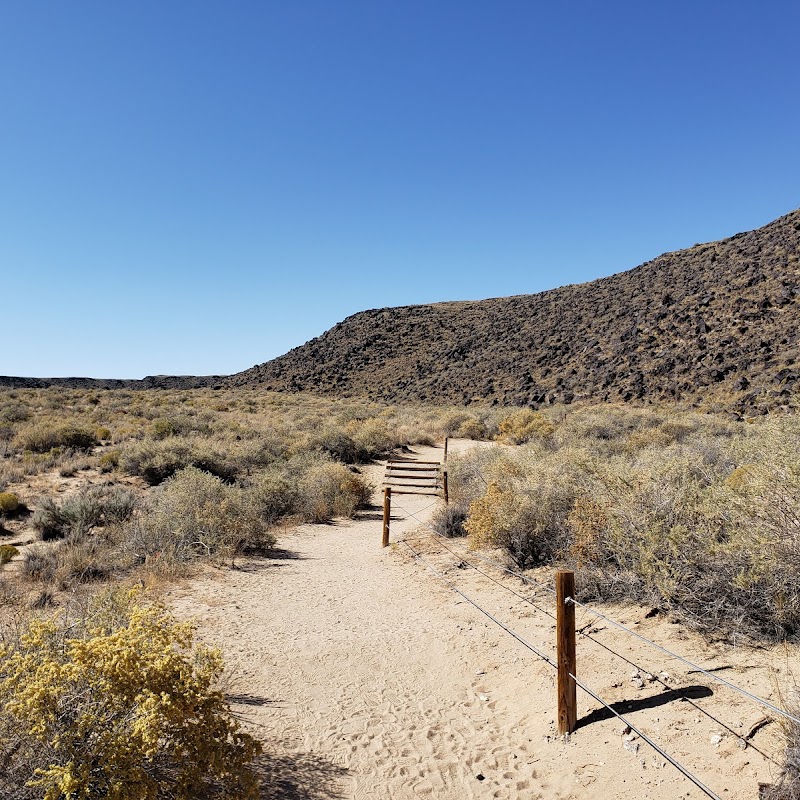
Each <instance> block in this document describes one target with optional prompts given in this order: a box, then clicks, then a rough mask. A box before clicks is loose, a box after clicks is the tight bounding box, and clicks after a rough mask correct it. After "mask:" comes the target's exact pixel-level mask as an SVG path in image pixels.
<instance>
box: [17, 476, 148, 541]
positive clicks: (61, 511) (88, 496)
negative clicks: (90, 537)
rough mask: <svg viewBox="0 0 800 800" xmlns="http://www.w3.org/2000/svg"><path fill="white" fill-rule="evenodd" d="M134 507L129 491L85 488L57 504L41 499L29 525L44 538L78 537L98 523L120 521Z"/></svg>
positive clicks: (115, 522)
mask: <svg viewBox="0 0 800 800" xmlns="http://www.w3.org/2000/svg"><path fill="white" fill-rule="evenodd" d="M135 506H136V502H135V498H134V496H133V494H132V493H131V492H129V491H127V490H125V489H119V488H106V487H89V488H87V489H83V490H82V491H81V492H79V493H78V494H75V495H72V496H71V497H67V498H65V499H64V501H63V502H62V503H61V504H60V505H59V504H58V503H57V502H56V501H55V500H53V498H51V497H46V498H44V499H43V500H42V501H41V502H40V504H39V507H38V508H37V510H36V511H35V513H34V515H33V519H32V520H31V524H32V526H33V528H34V530H36V531H38V532H39V534H40V535H41V537H42V539H43V540H44V541H49V540H51V539H63V538H64V537H71V538H81V537H83V536H85V535H86V534H87V533H89V531H91V530H92V529H93V528H95V527H97V526H99V525H106V524H117V523H120V522H124V521H125V520H126V519H128V518H129V517H130V516H131V515H132V514H133V511H134V509H135Z"/></svg>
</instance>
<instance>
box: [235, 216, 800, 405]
mask: <svg viewBox="0 0 800 800" xmlns="http://www.w3.org/2000/svg"><path fill="white" fill-rule="evenodd" d="M798 256H800V210H798V211H794V212H792V213H791V214H787V215H786V216H784V217H781V218H780V219H778V220H776V221H775V222H772V223H770V224H769V225H766V226H765V227H763V228H759V229H758V230H755V231H750V232H748V233H739V234H736V235H735V236H732V237H731V238H729V239H725V240H723V241H719V242H713V243H711V244H702V245H696V246H695V247H692V248H690V249H688V250H682V251H679V252H675V253H667V254H665V255H662V256H659V257H658V258H656V259H654V260H652V261H649V262H647V263H645V264H642V265H641V266H638V267H636V268H635V269H632V270H630V271H628V272H622V273H619V274H617V275H613V276H611V277H609V278H603V279H600V280H595V281H592V282H590V283H585V284H580V285H575V286H565V287H563V288H560V289H554V290H552V291H547V292H542V293H540V294H534V295H520V296H517V297H506V298H498V299H491V300H483V301H476V302H454V303H439V304H434V305H422V306H405V307H401V308H385V309H379V310H372V311H364V312H361V313H359V314H355V315H354V316H352V317H349V318H347V319H345V320H344V321H343V322H341V323H339V324H338V325H336V326H335V327H333V328H332V329H331V330H329V331H327V332H326V333H324V334H323V335H322V336H320V337H319V338H317V339H313V340H312V341H310V342H308V343H307V344H305V345H303V346H302V347H297V348H295V349H294V350H291V351H290V352H289V353H287V354H286V355H284V356H281V357H280V358H277V359H275V360H273V361H270V362H267V363H265V364H261V365H259V366H256V367H253V368H252V369H249V370H246V371H245V372H242V373H239V374H237V375H234V376H231V377H230V378H228V379H227V380H226V383H227V384H228V385H237V386H247V385H258V386H262V387H264V388H269V389H277V390H307V391H313V392H321V393H327V394H334V393H336V394H348V395H365V396H369V397H372V398H382V399H388V400H393V401H394V400H411V401H413V400H420V401H447V402H455V403H465V404H469V403H472V402H476V401H482V402H487V401H488V402H491V403H503V404H529V405H534V406H537V405H541V404H553V403H571V402H573V401H577V400H582V399H588V400H592V401H619V400H623V401H647V400H683V401H688V402H691V403H694V404H697V405H701V406H703V405H711V404H721V405H722V406H724V407H728V408H738V409H741V410H744V409H750V410H752V409H756V410H758V409H762V410H763V409H766V408H772V407H775V406H779V405H784V404H786V403H788V402H789V401H790V398H791V396H792V395H793V393H794V389H795V385H796V384H797V381H798V379H800V363H798V357H799V356H800V342H798V322H800V314H799V309H800V262H799V261H798ZM798 390H800V386H798Z"/></svg>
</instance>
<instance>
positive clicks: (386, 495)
mask: <svg viewBox="0 0 800 800" xmlns="http://www.w3.org/2000/svg"><path fill="white" fill-rule="evenodd" d="M391 516H392V489H391V487H390V486H387V487H386V488H385V489H384V490H383V544H382V546H383V547H388V546H389V519H390V517H391Z"/></svg>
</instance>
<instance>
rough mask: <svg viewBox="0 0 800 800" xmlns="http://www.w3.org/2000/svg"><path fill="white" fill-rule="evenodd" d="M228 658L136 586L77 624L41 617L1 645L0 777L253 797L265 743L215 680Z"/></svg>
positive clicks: (42, 793)
mask: <svg viewBox="0 0 800 800" xmlns="http://www.w3.org/2000/svg"><path fill="white" fill-rule="evenodd" d="M222 666H223V665H222V658H221V655H220V653H219V651H217V650H212V649H209V648H207V647H204V646H201V645H197V644H195V643H194V642H193V628H192V626H191V624H188V623H178V622H176V621H175V620H174V618H173V617H172V616H171V615H170V614H169V612H168V611H167V610H166V609H165V608H164V607H163V606H160V605H158V604H156V603H149V602H146V601H145V600H144V598H143V597H142V595H141V593H140V592H139V591H132V592H131V591H129V592H120V591H117V592H113V593H110V594H108V595H106V596H104V597H103V598H102V599H100V600H98V601H96V602H95V603H94V604H93V607H92V608H91V609H90V611H89V613H88V615H87V616H86V618H85V619H84V620H82V621H81V622H80V623H79V624H78V625H77V626H67V625H65V624H59V623H57V622H56V621H55V620H34V621H33V622H31V623H29V625H28V627H27V630H26V631H25V632H24V633H23V634H22V635H21V636H20V637H19V638H18V640H17V642H16V643H15V644H14V645H11V646H5V647H4V648H2V650H0V699H1V700H2V703H3V706H2V712H1V713H2V718H1V719H0V748H1V749H2V757H3V762H4V767H5V769H4V770H3V774H2V776H0V787H2V784H3V781H4V780H6V781H14V782H16V781H15V779H14V776H15V775H16V776H17V780H19V778H21V777H22V776H25V775H27V776H28V779H27V781H19V782H18V783H17V786H16V787H14V786H13V784H12V783H9V784H8V785H7V788H8V789H9V790H15V791H14V796H15V797H20V798H24V797H43V798H44V800H95V798H97V799H98V800H99V798H108V800H151V799H152V800H155V798H159V800H161V798H171V799H174V800H189V798H197V797H207V796H215V797H226V798H234V797H235V798H255V797H256V796H257V779H256V777H255V775H254V773H253V772H252V770H251V769H250V767H249V764H250V762H251V761H252V760H253V758H255V756H256V755H258V753H259V752H260V745H259V743H258V742H256V741H255V740H254V739H253V738H252V737H251V736H249V735H248V734H246V733H243V732H242V731H240V729H239V726H238V724H237V723H236V721H235V720H234V719H233V718H232V717H231V713H230V710H229V708H228V706H227V704H226V702H225V699H224V696H223V694H222V693H221V692H220V691H218V690H216V689H215V688H214V685H215V682H216V680H217V679H218V677H219V675H220V673H221V671H222ZM23 782H25V784H26V786H27V787H28V788H29V789H30V790H31V793H30V794H26V793H24V792H20V791H19V786H20V784H21V783H23ZM4 796H5V793H4Z"/></svg>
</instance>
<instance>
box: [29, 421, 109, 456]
mask: <svg viewBox="0 0 800 800" xmlns="http://www.w3.org/2000/svg"><path fill="white" fill-rule="evenodd" d="M97 443H98V442H97V439H96V437H95V435H94V433H92V431H90V430H87V429H86V428H81V427H79V426H77V425H71V424H66V425H55V426H52V425H47V424H44V423H42V424H35V425H31V426H29V427H27V428H24V429H23V430H21V431H20V432H19V433H18V434H17V446H18V447H20V448H21V449H23V450H30V451H32V452H34V453H47V452H49V451H51V450H53V449H55V448H59V447H62V448H70V449H72V450H90V449H91V448H92V447H94V446H95V445H96V444H97Z"/></svg>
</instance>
